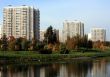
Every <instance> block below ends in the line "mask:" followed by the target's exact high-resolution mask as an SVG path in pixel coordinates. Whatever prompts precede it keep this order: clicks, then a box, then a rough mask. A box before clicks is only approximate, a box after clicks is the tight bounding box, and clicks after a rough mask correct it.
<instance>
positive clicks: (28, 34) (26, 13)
mask: <svg viewBox="0 0 110 77" xmlns="http://www.w3.org/2000/svg"><path fill="white" fill-rule="evenodd" d="M39 27H40V13H39V10H38V9H35V8H33V7H30V6H25V5H23V6H18V7H13V6H8V7H5V8H4V9H3V33H5V34H6V35H7V36H14V37H15V38H19V37H25V38H27V39H29V40H30V39H32V38H35V39H37V40H39V38H40V36H39V35H40V34H39Z"/></svg>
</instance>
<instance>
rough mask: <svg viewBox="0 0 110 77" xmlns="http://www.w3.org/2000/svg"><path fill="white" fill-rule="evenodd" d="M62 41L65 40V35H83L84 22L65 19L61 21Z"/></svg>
mask: <svg viewBox="0 0 110 77" xmlns="http://www.w3.org/2000/svg"><path fill="white" fill-rule="evenodd" d="M62 34H63V38H62V40H63V42H65V41H66V40H67V37H70V38H72V37H74V36H76V35H79V36H81V37H83V36H84V23H82V22H80V21H77V20H75V21H67V20H66V21H65V22H64V23H63V31H62Z"/></svg>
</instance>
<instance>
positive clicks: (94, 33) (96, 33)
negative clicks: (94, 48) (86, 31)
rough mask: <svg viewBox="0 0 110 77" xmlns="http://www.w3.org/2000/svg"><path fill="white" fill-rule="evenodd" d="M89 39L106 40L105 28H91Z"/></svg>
mask: <svg viewBox="0 0 110 77" xmlns="http://www.w3.org/2000/svg"><path fill="white" fill-rule="evenodd" d="M91 40H92V41H94V42H95V41H99V40H100V41H102V42H103V41H106V30H105V29H103V28H93V29H92V30H91Z"/></svg>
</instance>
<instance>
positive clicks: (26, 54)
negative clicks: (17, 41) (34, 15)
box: [0, 51, 110, 62]
mask: <svg viewBox="0 0 110 77" xmlns="http://www.w3.org/2000/svg"><path fill="white" fill-rule="evenodd" d="M108 56H110V52H109V51H108V52H107V51H106V52H84V53H83V52H75V51H74V52H73V51H71V52H70V54H59V53H53V54H38V53H37V52H32V51H0V62H1V60H6V61H7V62H28V61H35V62H39V61H40V62H47V61H65V60H71V59H75V58H80V59H82V57H86V58H88V57H89V58H96V57H108Z"/></svg>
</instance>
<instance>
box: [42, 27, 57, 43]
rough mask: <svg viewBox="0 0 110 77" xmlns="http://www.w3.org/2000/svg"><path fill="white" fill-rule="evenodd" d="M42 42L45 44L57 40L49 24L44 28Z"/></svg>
mask: <svg viewBox="0 0 110 77" xmlns="http://www.w3.org/2000/svg"><path fill="white" fill-rule="evenodd" d="M44 42H45V43H46V44H49V43H51V44H55V43H56V42H57V36H56V33H55V32H53V27H52V26H49V27H48V28H47V30H46V33H45V34H44Z"/></svg>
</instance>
